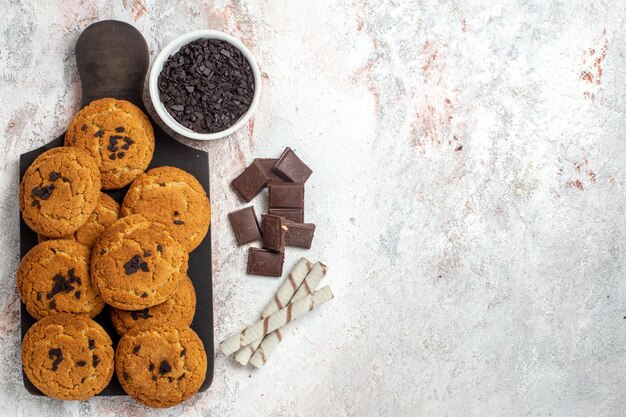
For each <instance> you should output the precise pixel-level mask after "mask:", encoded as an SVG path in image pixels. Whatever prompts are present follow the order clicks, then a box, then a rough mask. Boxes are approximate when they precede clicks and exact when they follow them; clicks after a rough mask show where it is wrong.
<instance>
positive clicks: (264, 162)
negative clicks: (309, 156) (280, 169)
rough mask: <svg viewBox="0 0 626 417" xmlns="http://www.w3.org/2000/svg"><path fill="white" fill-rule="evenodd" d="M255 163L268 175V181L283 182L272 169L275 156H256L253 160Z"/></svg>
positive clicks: (276, 160)
mask: <svg viewBox="0 0 626 417" xmlns="http://www.w3.org/2000/svg"><path fill="white" fill-rule="evenodd" d="M254 162H255V163H257V164H259V167H260V168H261V169H262V170H263V172H265V174H266V175H267V176H268V177H269V180H270V181H273V182H285V180H283V179H282V178H281V177H279V176H278V174H276V173H275V172H274V171H273V169H274V165H276V162H278V159H276V158H256V159H255V160H254Z"/></svg>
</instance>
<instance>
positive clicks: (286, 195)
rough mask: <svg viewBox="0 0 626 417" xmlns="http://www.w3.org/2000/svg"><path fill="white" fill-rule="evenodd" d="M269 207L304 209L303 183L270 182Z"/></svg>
mask: <svg viewBox="0 0 626 417" xmlns="http://www.w3.org/2000/svg"><path fill="white" fill-rule="evenodd" d="M268 189H269V206H270V208H292V209H304V184H302V183H301V182H270V184H269V187H268Z"/></svg>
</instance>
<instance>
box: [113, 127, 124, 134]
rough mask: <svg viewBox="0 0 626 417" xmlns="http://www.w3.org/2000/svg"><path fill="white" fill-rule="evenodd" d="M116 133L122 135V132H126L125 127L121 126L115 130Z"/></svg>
mask: <svg viewBox="0 0 626 417" xmlns="http://www.w3.org/2000/svg"><path fill="white" fill-rule="evenodd" d="M115 131H116V132H117V133H122V132H123V131H124V127H122V126H120V127H116V128H115Z"/></svg>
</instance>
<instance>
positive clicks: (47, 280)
mask: <svg viewBox="0 0 626 417" xmlns="http://www.w3.org/2000/svg"><path fill="white" fill-rule="evenodd" d="M90 258H91V251H90V250H89V248H87V247H86V246H84V245H81V244H80V243H77V242H73V241H71V240H48V241H46V242H42V243H40V244H38V245H37V246H35V247H33V248H32V249H31V250H30V251H28V253H27V254H26V255H25V256H24V258H23V259H22V262H21V263H20V266H19V268H18V270H17V289H18V292H19V294H20V298H21V299H22V301H23V302H24V304H25V305H26V310H28V312H29V313H30V315H31V316H33V317H34V318H36V319H41V318H43V317H47V316H50V315H53V314H58V313H73V314H88V315H89V316H91V317H95V316H96V315H97V314H98V313H100V311H102V309H103V308H104V300H103V299H102V297H100V294H99V293H98V290H97V289H96V288H95V287H94V286H93V285H92V283H91V278H90V275H89V262H90Z"/></svg>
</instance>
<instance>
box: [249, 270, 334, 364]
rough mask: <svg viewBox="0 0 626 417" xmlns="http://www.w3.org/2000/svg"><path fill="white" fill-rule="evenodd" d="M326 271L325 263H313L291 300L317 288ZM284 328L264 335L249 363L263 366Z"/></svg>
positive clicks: (281, 337)
mask: <svg viewBox="0 0 626 417" xmlns="http://www.w3.org/2000/svg"><path fill="white" fill-rule="evenodd" d="M327 271H328V267H327V266H326V265H324V264H323V263H321V262H316V263H315V265H313V269H311V272H309V274H308V275H307V276H306V278H305V279H304V282H303V283H302V285H300V288H298V290H297V291H296V293H295V294H294V296H293V298H292V299H291V302H292V303H294V302H296V301H298V300H300V299H302V298H303V297H306V296H308V295H309V294H311V292H312V291H313V290H314V289H315V288H317V286H318V285H319V283H320V281H321V280H322V278H324V276H325V275H326V272H327ZM285 330H287V326H285V327H283V328H280V329H276V330H275V331H273V332H271V333H270V334H268V335H267V336H265V338H264V339H263V341H262V342H261V344H260V345H259V346H258V347H257V349H256V351H255V352H254V354H253V355H252V357H251V358H250V363H251V364H252V365H254V366H256V367H257V368H260V367H261V366H263V365H264V364H265V363H266V362H267V360H268V359H269V357H270V356H271V355H272V353H273V352H274V350H276V347H278V344H279V343H280V341H281V340H282V339H283V335H282V332H284V331H285Z"/></svg>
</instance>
